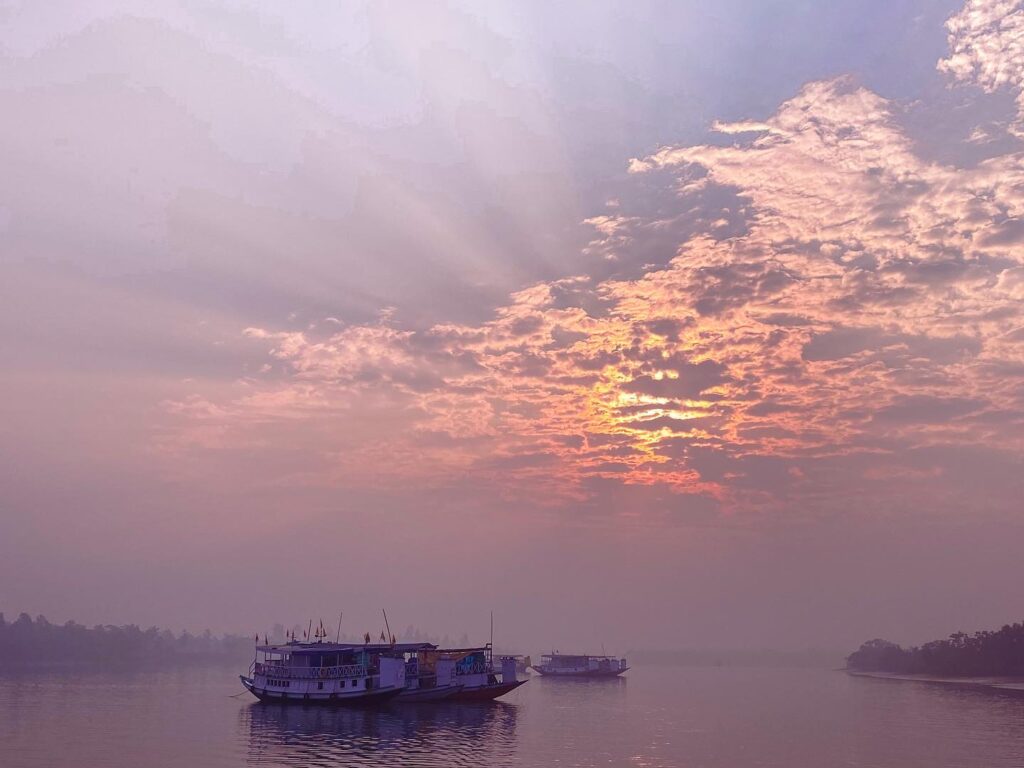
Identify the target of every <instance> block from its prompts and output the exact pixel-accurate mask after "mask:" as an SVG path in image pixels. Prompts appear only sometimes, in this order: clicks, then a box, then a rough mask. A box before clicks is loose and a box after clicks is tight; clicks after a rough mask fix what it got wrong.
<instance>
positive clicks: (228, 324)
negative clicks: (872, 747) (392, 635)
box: [0, 0, 1024, 651]
mask: <svg viewBox="0 0 1024 768" xmlns="http://www.w3.org/2000/svg"><path fill="white" fill-rule="evenodd" d="M551 5H552V4H550V3H545V2H518V1H517V2H507V3H477V2H469V1H468V0H467V1H466V2H445V3H427V2H408V3H402V2H395V3H390V2H387V3H368V4H364V3H338V2H324V3H316V2H292V3H288V4H285V5H278V4H271V3H265V4H261V3H251V2H233V1H231V0H221V1H220V2H216V3H213V2H168V3H164V4H162V6H161V7H162V10H155V8H154V6H151V5H145V6H143V5H140V4H138V3H135V2H127V1H125V2H116V1H115V0H105V1H103V2H99V1H97V2H86V3H83V2H68V3H59V2H52V3H45V4H41V3H35V2H24V3H22V2H9V1H6V2H0V114H2V118H0V161H2V165H0V168H2V169H3V172H2V173H0V355H2V358H0V359H2V368H0V610H2V611H5V612H7V614H8V616H10V614H15V615H16V614H17V613H18V612H20V611H22V610H24V611H28V612H30V613H32V614H33V615H35V614H37V613H45V614H46V615H47V616H48V617H49V618H50V619H51V620H55V621H64V620H66V619H69V618H73V619H76V620H79V621H82V622H84V623H87V624H93V623H99V622H111V623H123V622H136V623H140V624H144V625H149V624H157V625H160V626H170V627H171V628H175V629H178V628H182V627H187V628H189V629H191V630H200V629H203V628H204V627H211V628H213V629H215V630H218V631H220V630H232V631H242V632H246V631H250V630H252V629H255V628H258V629H261V630H262V629H264V628H266V627H269V626H270V625H271V624H273V623H274V622H276V621H281V622H283V623H285V624H291V623H293V622H300V621H301V622H305V620H306V618H308V617H309V616H314V617H321V616H322V617H325V618H327V617H330V616H334V617H336V616H337V611H339V610H344V611H345V612H346V617H351V622H352V623H351V624H347V625H346V628H347V629H348V630H349V631H352V632H358V633H361V632H362V631H363V629H364V626H363V625H365V627H366V628H376V627H377V624H379V620H378V616H379V610H380V608H381V607H385V608H387V609H388V612H389V616H393V617H396V618H395V619H394V623H395V624H397V625H399V626H402V627H404V626H405V625H407V624H414V625H417V626H419V627H421V628H422V629H425V630H428V631H431V632H433V633H436V634H442V633H445V632H447V633H450V634H452V635H453V636H457V635H459V634H461V633H462V632H463V631H465V632H468V633H469V635H470V637H471V639H473V640H477V641H484V640H486V633H487V629H488V612H489V611H490V610H492V609H493V610H494V612H495V623H496V628H497V630H498V638H497V639H498V640H499V641H504V642H505V643H507V644H518V645H519V646H521V647H522V648H523V649H524V650H527V651H530V650H532V651H537V650H540V649H542V648H547V647H550V646H559V647H561V648H563V650H564V649H566V647H567V646H570V645H571V646H573V647H579V648H582V649H584V650H586V649H590V650H596V649H598V648H599V647H600V644H601V643H604V644H605V645H606V646H607V647H608V648H609V650H612V649H614V650H618V651H625V650H626V649H628V648H640V647H648V648H649V647H660V648H673V647H704V646H727V647H778V648H802V647H810V646H819V647H836V648H840V649H845V648H852V647H855V646H856V644H858V643H859V642H860V641H861V640H864V639H868V638H870V637H876V636H883V637H888V638H890V639H893V640H896V641H900V642H920V641H922V640H927V639H930V638H932V637H934V636H944V635H946V634H948V633H950V632H952V631H955V630H957V629H964V630H973V629H980V628H983V627H986V626H999V625H1001V624H1003V623H1006V622H1008V621H1011V620H1019V619H1020V618H1021V615H1022V613H1024V601H1022V600H1021V589H1020V584H1021V582H1022V578H1024V558H1022V557H1021V554H1020V542H1021V541H1022V536H1024V515H1022V510H1024V501H1022V499H1024V2H1021V0H969V2H968V3H967V4H966V5H963V4H962V2H959V0H958V1H957V2H946V1H945V0H899V1H897V2H893V0H885V1H884V2H883V1H882V0H878V1H877V2H874V1H872V2H862V1H858V2H853V1H852V0H851V1H847V2H828V3H816V2H806V1H805V0H765V1H764V2H761V1H759V2H740V1H739V0H732V1H727V2H716V3H706V2H654V1H653V0H652V1H651V2H641V1H638V0H629V1H628V2H625V1H622V2H620V1H619V0H601V1H599V2H589V1H588V2H582V1H581V2H570V3H562V4H558V7H557V8H553V7H551Z"/></svg>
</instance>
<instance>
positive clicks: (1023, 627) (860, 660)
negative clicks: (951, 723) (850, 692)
mask: <svg viewBox="0 0 1024 768" xmlns="http://www.w3.org/2000/svg"><path fill="white" fill-rule="evenodd" d="M846 666H847V668H848V669H852V670H857V671H861V672H890V673H895V674H904V675H942V676H948V677H972V676H988V675H998V676H1024V624H1007V625H1006V626H1004V627H1003V628H1002V629H999V630H996V631H982V632H975V633H974V634H973V635H968V634H966V633H964V632H957V633H956V634H953V635H950V636H949V638H948V639H946V640H935V641H933V642H931V643H925V644H924V645H922V646H921V647H919V648H917V647H914V648H901V647H900V646H899V645H896V644H895V643H890V642H889V641H887V640H870V641H868V642H866V643H864V645H862V646H861V647H860V648H859V649H858V650H857V651H854V652H853V653H851V654H850V655H849V656H848V657H847V659H846Z"/></svg>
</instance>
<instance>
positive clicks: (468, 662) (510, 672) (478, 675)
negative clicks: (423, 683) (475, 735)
mask: <svg viewBox="0 0 1024 768" xmlns="http://www.w3.org/2000/svg"><path fill="white" fill-rule="evenodd" d="M420 655H421V657H425V658H428V659H432V660H433V663H435V664H436V665H442V664H443V663H445V662H447V663H450V664H451V665H452V677H451V680H452V683H453V684H454V685H456V686H458V688H459V690H458V691H457V692H456V693H455V694H454V695H453V696H452V697H451V698H452V700H454V701H490V700H492V699H496V698H498V697H499V696H504V695H505V694H506V693H509V692H510V691H514V690H515V689H516V688H518V687H519V686H521V685H522V684H523V683H525V682H527V681H526V680H518V679H517V678H516V659H515V657H514V656H501V657H499V658H500V661H501V668H500V671H498V670H496V669H495V667H494V656H493V653H492V650H491V645H490V643H488V644H487V645H485V646H483V647H481V648H447V649H442V650H434V651H426V652H424V653H421V654H420ZM439 669H447V665H445V666H443V667H441V666H439ZM441 674H442V673H441V672H440V671H439V673H438V675H439V679H440V676H441Z"/></svg>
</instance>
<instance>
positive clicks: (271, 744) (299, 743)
mask: <svg viewBox="0 0 1024 768" xmlns="http://www.w3.org/2000/svg"><path fill="white" fill-rule="evenodd" d="M516 715H517V710H516V707H515V705H512V704H505V703H502V702H500V701H496V702H481V703H479V704H456V703H450V704H449V703H446V702H443V701H442V702H435V703H432V704H430V705H392V706H388V707H383V708H354V709H353V708H344V707H342V708H334V707H316V706H301V705H300V706H296V705H294V704H290V705H285V704H272V703H262V704H261V703H254V704H252V705H251V706H248V707H245V708H243V709H242V710H241V713H240V715H239V727H240V730H241V731H242V735H243V738H244V736H245V732H246V731H248V744H249V747H248V762H249V763H250V764H262V763H269V764H275V765H291V764H296V765H299V764H301V765H316V764H328V765H333V764H335V763H338V764H343V765H354V766H361V765H381V764H387V763H389V762H391V761H398V762H402V763H404V762H406V760H410V759H411V760H412V761H413V762H415V764H416V765H424V766H434V765H437V766H442V765H443V766H450V765H455V764H458V765H481V766H484V765H486V766H492V765H497V766H501V765H507V764H511V763H512V762H513V760H514V757H515V752H516V732H515V731H516Z"/></svg>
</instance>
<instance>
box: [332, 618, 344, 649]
mask: <svg viewBox="0 0 1024 768" xmlns="http://www.w3.org/2000/svg"><path fill="white" fill-rule="evenodd" d="M344 615H345V612H344V611H342V612H341V613H339V614H338V639H337V640H335V641H334V642H336V643H340V642H341V617H342V616H344Z"/></svg>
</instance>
